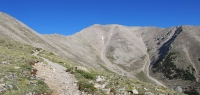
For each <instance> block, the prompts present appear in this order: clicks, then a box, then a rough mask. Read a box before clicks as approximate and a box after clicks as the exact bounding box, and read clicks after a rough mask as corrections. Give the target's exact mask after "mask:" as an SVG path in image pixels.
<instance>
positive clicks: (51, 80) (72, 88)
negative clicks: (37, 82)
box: [34, 52, 79, 95]
mask: <svg viewBox="0 0 200 95" xmlns="http://www.w3.org/2000/svg"><path fill="white" fill-rule="evenodd" d="M38 53H39V52H35V53H34V56H37V54H38ZM37 57H39V56H37ZM40 58H42V57H40ZM42 59H43V60H44V62H45V63H47V64H44V63H43V62H40V63H37V64H36V65H34V68H36V69H37V70H38V71H37V75H36V76H37V77H41V78H44V79H45V83H46V84H47V85H48V86H49V88H50V89H51V90H52V91H53V92H52V94H51V95H79V90H78V86H77V83H76V82H77V80H76V79H75V77H74V75H73V74H70V73H68V72H66V68H65V67H63V66H61V65H59V64H57V63H54V62H52V61H49V60H48V59H46V58H42Z"/></svg>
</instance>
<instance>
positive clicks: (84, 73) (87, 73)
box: [76, 70, 95, 80]
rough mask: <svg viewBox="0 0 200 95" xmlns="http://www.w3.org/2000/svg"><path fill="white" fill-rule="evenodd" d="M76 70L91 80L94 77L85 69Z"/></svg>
mask: <svg viewBox="0 0 200 95" xmlns="http://www.w3.org/2000/svg"><path fill="white" fill-rule="evenodd" d="M76 72H77V73H79V74H81V75H82V76H83V77H84V78H86V79H92V80H94V79H95V75H94V74H92V73H89V72H86V71H83V70H77V71H76Z"/></svg>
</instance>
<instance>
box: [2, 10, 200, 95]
mask: <svg viewBox="0 0 200 95" xmlns="http://www.w3.org/2000/svg"><path fill="white" fill-rule="evenodd" d="M0 35H3V36H5V37H7V38H9V39H12V40H16V41H19V42H22V43H25V44H29V45H32V46H35V47H40V48H43V49H46V50H48V51H51V52H53V53H55V54H57V55H59V56H62V57H64V58H66V59H69V60H71V61H74V62H76V63H79V64H81V65H84V66H87V67H89V68H94V69H99V70H102V71H103V70H105V69H108V70H110V71H112V72H115V73H117V74H119V75H123V76H128V77H130V78H138V74H141V73H142V74H144V75H146V76H147V77H148V78H149V79H151V80H152V81H154V82H156V83H157V84H160V85H165V86H167V87H174V86H177V85H178V86H181V87H182V88H183V90H184V91H185V92H186V93H196V92H199V91H198V89H199V86H200V85H199V78H200V75H199V73H200V70H199V68H200V51H199V48H200V27H199V26H177V27H170V28H157V27H127V26H122V25H115V24H113V25H98V24H95V25H93V26H90V27H88V28H85V29H83V30H82V31H80V32H78V33H76V34H74V35H72V36H63V35H59V34H51V35H49V34H48V35H41V34H38V33H37V32H35V31H34V30H32V29H31V28H29V27H28V26H26V25H25V24H23V23H21V22H20V21H18V20H16V19H15V18H13V17H11V16H9V15H7V14H5V13H0ZM149 74H150V75H151V76H152V77H151V76H150V75H149ZM138 79H140V78H138ZM159 81H160V82H159Z"/></svg>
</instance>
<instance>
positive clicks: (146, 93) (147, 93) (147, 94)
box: [144, 92, 154, 95]
mask: <svg viewBox="0 0 200 95" xmlns="http://www.w3.org/2000/svg"><path fill="white" fill-rule="evenodd" d="M144 95H154V94H153V93H151V92H145V93H144Z"/></svg>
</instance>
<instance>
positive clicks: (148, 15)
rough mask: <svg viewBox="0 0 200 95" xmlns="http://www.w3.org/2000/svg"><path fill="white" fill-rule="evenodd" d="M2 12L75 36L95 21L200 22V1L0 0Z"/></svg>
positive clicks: (168, 24) (49, 31) (43, 31)
mask: <svg viewBox="0 0 200 95" xmlns="http://www.w3.org/2000/svg"><path fill="white" fill-rule="evenodd" d="M0 11H1V12H5V13H7V14H9V15H11V16H13V17H15V18H16V19H18V20H20V21H22V22H23V23H25V24H27V25H28V26H29V27H31V28H32V29H34V30H35V31H37V32H39V33H41V34H54V33H57V34H63V35H72V34H74V33H76V32H79V31H80V30H82V29H84V28H86V27H88V26H91V25H93V24H103V25H105V24H121V25H126V26H156V27H163V28H167V27H172V26H177V25H200V0H0Z"/></svg>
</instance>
